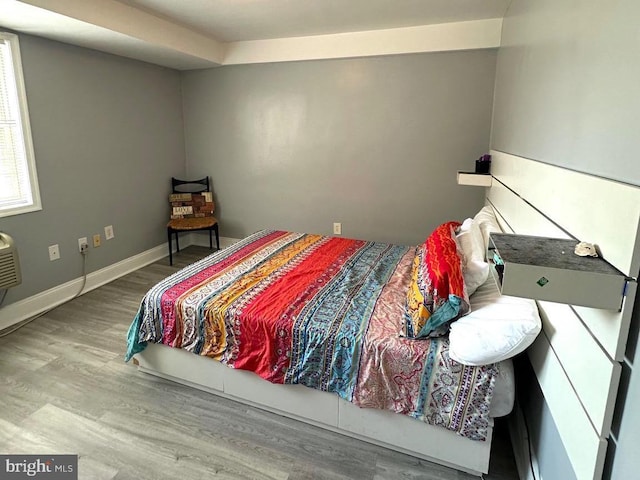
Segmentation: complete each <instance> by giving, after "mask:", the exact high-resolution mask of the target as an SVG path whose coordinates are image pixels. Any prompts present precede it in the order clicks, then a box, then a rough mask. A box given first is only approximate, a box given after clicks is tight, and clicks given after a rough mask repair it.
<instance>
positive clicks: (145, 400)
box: [0, 247, 518, 480]
mask: <svg viewBox="0 0 640 480" xmlns="http://www.w3.org/2000/svg"><path fill="white" fill-rule="evenodd" d="M208 253H209V250H207V249H206V248H201V247H189V248H187V249H185V250H183V251H182V252H180V254H178V255H177V256H175V257H174V266H173V267H170V266H169V265H168V260H167V259H164V260H162V261H160V262H157V263H155V264H152V265H149V266H147V267H145V268H143V269H141V270H138V271H136V272H133V273H131V274H129V275H126V276H125V277H122V278H120V279H118V280H116V281H114V282H112V283H110V284H108V285H105V286H103V287H100V288H98V289H96V290H94V291H92V292H89V293H87V294H85V295H82V296H81V297H79V298H77V299H75V300H72V301H71V302H68V303H66V304H64V305H61V306H60V307H58V308H56V309H55V310H52V311H51V312H49V313H47V314H46V315H44V316H43V317H41V318H39V319H37V320H35V321H33V322H32V323H29V324H28V325H26V326H24V327H23V328H21V329H20V330H18V331H16V332H14V333H12V334H10V335H8V336H6V337H3V338H0V453H25V454H26V453H33V454H36V453H38V454H40V453H57V454H65V453H67V454H79V455H80V459H79V478H80V479H130V478H135V479H140V480H144V479H165V478H167V479H171V478H184V479H195V478H204V479H208V478H220V479H265V480H266V479H274V480H275V479H282V480H311V479H327V480H333V479H335V480H338V479H358V480H365V479H370V480H396V479H405V480H416V479H429V480H436V479H437V480H453V479H456V480H462V479H473V478H477V477H473V476H471V475H468V474H465V473H461V472H458V471H456V470H452V469H449V468H445V467H441V466H438V465H434V464H431V463H429V462H426V461H422V460H418V459H416V458H413V457H410V456H407V455H402V454H399V453H396V452H392V451H390V450H387V449H384V448H381V447H377V446H374V445H370V444H368V443H364V442H360V441H357V440H354V439H351V438H348V437H345V436H342V435H339V434H335V433H332V432H327V431H324V430H322V429H319V428H316V427H313V426H310V425H306V424H303V423H300V422H296V421H295V420H291V419H288V418H284V417H281V416H279V415H275V414H272V413H268V412H264V411H262V410H259V409H255V408H252V407H248V406H245V405H241V404H238V403H235V402H233V401H230V400H227V399H224V398H219V397H216V396H213V395H210V394H207V393H204V392H201V391H199V390H194V389H191V388H188V387H185V386H181V385H177V384H174V383H171V382H168V381H164V380H161V379H158V378H155V377H152V376H150V375H145V374H143V373H140V372H138V371H137V370H136V368H135V367H133V366H132V365H131V364H125V363H124V361H123V355H124V350H125V343H126V340H125V338H126V333H127V329H128V327H129V324H130V322H131V320H132V319H133V316H134V315H135V312H136V311H137V308H138V305H139V302H140V299H141V298H142V296H143V295H144V293H145V292H146V291H147V290H148V288H149V287H151V286H152V285H153V284H154V283H156V282H158V281H159V280H161V279H162V278H164V277H165V276H167V275H169V274H170V273H172V272H173V271H175V270H176V269H178V268H181V267H182V266H184V265H186V264H188V263H191V262H193V261H195V260H197V259H198V258H201V257H202V256H204V255H207V254H208ZM507 437H508V435H507V432H506V427H505V425H504V421H498V422H497V424H496V432H495V438H494V445H493V448H494V449H493V452H492V461H491V469H490V470H491V471H490V473H489V475H486V476H485V478H486V479H487V480H511V479H517V478H518V476H517V472H516V468H515V464H514V461H513V455H512V453H511V445H510V443H509V440H508V438H507Z"/></svg>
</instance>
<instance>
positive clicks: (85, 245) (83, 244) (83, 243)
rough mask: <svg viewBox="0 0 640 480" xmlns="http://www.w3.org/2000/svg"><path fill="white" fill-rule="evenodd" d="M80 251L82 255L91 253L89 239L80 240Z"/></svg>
mask: <svg viewBox="0 0 640 480" xmlns="http://www.w3.org/2000/svg"><path fill="white" fill-rule="evenodd" d="M78 250H79V251H80V253H81V254H82V255H86V254H87V253H89V242H88V241H87V237H82V238H79V239H78Z"/></svg>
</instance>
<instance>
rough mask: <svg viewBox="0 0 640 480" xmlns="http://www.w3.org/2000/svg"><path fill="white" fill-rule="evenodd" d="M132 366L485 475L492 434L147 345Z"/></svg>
mask: <svg viewBox="0 0 640 480" xmlns="http://www.w3.org/2000/svg"><path fill="white" fill-rule="evenodd" d="M134 362H135V363H137V365H138V368H139V370H141V371H142V372H145V373H149V374H152V375H156V376H159V377H162V378H165V379H168V380H171V381H174V382H177V383H181V384H183V385H187V386H190V387H194V388H197V389H200V390H204V391H207V392H210V393H213V394H215V395H219V396H222V397H225V398H229V399H231V400H235V401H238V402H240V403H243V404H247V405H252V406H255V407H258V408H261V409H264V410H268V411H270V412H273V413H277V414H280V415H284V416H286V417H289V418H293V419H295V420H299V421H302V422H305V423H309V424H311V425H315V426H318V427H321V428H324V429H326V430H331V431H333V432H337V433H341V434H343V435H347V436H349V437H353V438H357V439H359V440H363V441H366V442H369V443H373V444H376V445H380V446H382V447H386V448H389V449H391V450H395V451H398V452H402V453H406V454H409V455H413V456H415V457H418V458H421V459H424V460H428V461H430V462H434V463H438V464H440V465H444V466H447V467H452V468H456V469H458V470H462V471H465V472H468V473H471V474H473V475H478V476H481V474H482V473H487V472H488V470H489V454H490V452H491V436H492V433H493V429H492V428H489V432H488V438H487V441H484V442H481V441H475V440H469V439H467V438H464V437H461V436H459V435H457V434H456V433H454V432H451V431H449V430H446V429H444V428H441V427H434V426H431V425H428V424H426V423H424V422H421V421H419V420H415V419H412V418H410V417H407V416H405V415H399V414H396V413H393V412H388V411H385V410H375V409H366V408H359V407H357V406H355V405H353V404H351V403H349V402H347V401H345V400H342V399H341V398H340V397H338V396H337V395H334V394H331V393H327V392H321V391H318V390H313V389H311V388H307V387H304V386H301V385H274V384H272V383H269V382H267V381H265V380H263V379H262V378H260V377H258V376H257V375H255V374H254V373H252V372H246V371H242V370H234V369H231V368H229V367H227V366H226V365H223V364H221V363H219V362H216V361H213V360H211V359H209V358H207V357H201V356H199V355H194V354H193V353H190V352H187V351H185V350H180V349H178V348H170V347H167V346H164V345H157V344H149V345H148V346H147V348H146V349H145V350H144V351H143V352H141V353H138V354H136V356H135V357H134Z"/></svg>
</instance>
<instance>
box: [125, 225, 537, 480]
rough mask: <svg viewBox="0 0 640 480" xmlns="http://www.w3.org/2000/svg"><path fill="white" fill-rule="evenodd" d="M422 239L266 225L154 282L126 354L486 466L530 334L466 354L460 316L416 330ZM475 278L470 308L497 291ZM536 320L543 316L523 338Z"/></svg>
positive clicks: (446, 458) (380, 438)
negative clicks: (411, 295) (485, 354)
mask: <svg viewBox="0 0 640 480" xmlns="http://www.w3.org/2000/svg"><path fill="white" fill-rule="evenodd" d="M441 227H442V228H440V227H439V228H438V229H436V230H435V231H434V233H432V234H431V235H430V237H429V239H427V242H428V241H429V240H430V239H431V240H432V241H433V237H434V236H435V235H436V232H438V231H440V233H442V232H445V233H442V234H443V238H445V239H446V240H447V241H449V240H450V239H449V238H448V237H447V234H446V231H449V232H451V239H455V242H456V243H455V245H456V246H455V247H454V249H455V250H456V252H458V251H460V250H462V246H461V245H460V240H459V239H458V234H459V235H462V232H460V231H459V230H460V229H459V227H460V225H458V224H455V225H450V224H444V225H443V226H441ZM427 242H425V245H427ZM476 246H477V245H476ZM477 247H478V246H477ZM478 248H479V249H480V250H482V249H483V248H484V246H479V247H478ZM435 250H436V249H435V248H434V247H433V244H432V248H431V250H429V251H431V252H433V251H435ZM419 251H422V252H426V251H427V249H426V247H425V248H424V249H422V250H421V246H418V247H407V246H399V245H389V244H383V243H377V242H366V241H361V240H351V239H344V238H341V237H325V236H320V235H310V234H301V233H293V232H282V231H270V230H264V231H260V232H257V233H255V234H253V235H251V236H250V237H247V238H245V239H243V240H241V241H239V242H237V243H235V244H234V245H232V246H230V247H228V248H226V249H224V250H223V251H220V252H217V253H215V254H213V255H211V256H209V257H207V258H204V259H202V260H200V261H199V262H196V263H194V264H193V265H190V266H188V267H186V268H185V269H183V270H181V271H179V272H176V273H175V274H174V275H172V276H170V277H168V278H167V279H165V280H164V281H162V282H160V283H159V284H157V285H156V286H154V287H153V288H152V289H151V290H150V291H149V292H148V293H147V294H146V295H145V297H144V299H143V301H142V303H141V308H140V311H139V312H138V315H137V316H136V318H135V320H134V322H133V324H132V326H131V328H130V331H129V342H128V343H129V345H128V352H127V360H129V359H130V358H134V362H136V363H137V364H138V366H139V368H140V369H141V370H142V371H144V372H147V373H152V374H155V375H159V376H161V377H164V378H168V379H171V380H174V381H178V382H180V383H184V384H187V385H190V386H194V387H196V388H200V389H205V390H208V391H211V392H212V393H216V394H218V395H223V396H228V397H230V398H233V399H235V400H239V401H242V402H244V403H249V404H253V405H256V406H259V407H261V408H266V409H268V410H272V411H275V412H277V413H281V414H284V415H287V416H290V417H293V418H296V419H299V420H302V421H306V422H309V423H312V424H315V425H319V426H322V427H323V428H327V429H330V430H333V431H337V432H340V433H344V434H346V435H350V436H353V437H356V438H360V439H363V440H366V441H369V442H372V443H376V444H380V445H383V446H386V447H389V448H392V449H395V450H398V451H402V452H405V453H410V454H412V455H415V456H418V457H420V458H425V459H428V460H431V461H435V462H437V463H440V464H444V465H447V466H453V467H455V468H458V469H460V470H463V471H467V472H470V473H474V474H477V475H479V474H481V473H485V472H487V471H488V465H489V454H490V447H491V437H492V425H493V420H492V418H493V417H496V416H502V415H506V414H508V413H509V411H510V410H511V407H512V405H513V390H514V388H513V385H514V382H513V368H512V365H511V363H510V361H509V360H508V357H509V356H511V355H515V354H516V353H518V351H521V350H522V349H524V348H525V347H526V344H524V343H523V344H522V345H519V350H518V349H513V348H510V350H509V352H508V355H503V356H502V357H504V358H502V357H501V356H500V355H498V356H495V355H494V357H492V359H495V360H497V361H496V362H492V361H490V360H492V359H489V361H483V360H480V361H478V360H477V359H476V361H468V362H466V363H469V364H468V365H465V364H463V363H460V362H459V361H456V360H455V359H454V358H455V355H454V358H452V357H451V355H452V354H453V353H454V350H453V349H451V344H450V341H449V336H448V335H442V333H443V332H446V331H448V328H449V326H450V325H451V321H447V320H445V321H444V322H443V323H442V324H439V325H438V328H439V329H440V330H442V331H438V328H434V329H433V331H429V332H427V334H425V335H423V337H424V338H411V337H416V336H417V337H420V335H416V334H417V332H418V330H420V331H421V332H423V333H425V330H424V328H422V329H419V328H416V329H415V332H410V331H409V332H408V331H407V326H411V325H415V323H413V322H412V319H411V318H409V317H408V316H407V313H406V312H407V305H408V292H409V290H410V285H411V284H412V280H415V278H416V272H417V266H416V265H417V263H416V261H417V260H416V259H417V258H418V257H420V255H419ZM449 253H451V252H449ZM456 255H457V254H456ZM481 255H482V254H481ZM434 257H435V255H434V254H431V256H430V262H431V264H435V263H436V262H437V261H439V260H442V262H441V263H440V264H438V265H439V268H440V269H443V268H448V267H446V265H448V262H450V261H451V258H456V259H458V262H459V263H461V262H465V261H466V260H467V259H466V257H464V255H462V257H457V256H455V257H451V258H449V257H447V255H444V257H443V258H442V259H439V260H437V259H436V258H434ZM453 263H454V264H455V261H453ZM461 266H462V267H463V266H464V265H463V263H461ZM465 272H466V270H465ZM459 273H460V272H459ZM452 277H453V276H452ZM458 280H459V279H458ZM448 281H449V283H450V284H451V282H453V280H451V278H449V280H448ZM461 282H462V281H461ZM462 283H464V282H462ZM473 288H474V290H476V289H477V292H476V294H474V295H472V296H471V298H470V299H469V298H468V291H467V286H466V283H464V291H461V292H460V296H461V297H465V298H464V301H466V302H468V303H469V304H470V305H467V307H469V306H470V308H471V309H472V310H475V309H476V306H475V305H474V301H473V299H474V298H477V299H478V304H477V307H481V306H482V305H484V304H487V303H492V302H494V300H495V299H496V298H499V292H498V290H497V288H496V286H495V283H494V281H493V278H492V277H491V276H489V275H485V276H484V277H483V279H481V281H479V282H478V284H477V285H474V287H473ZM441 289H442V286H441ZM449 298H451V295H444V298H438V297H436V298H435V299H434V301H435V304H438V306H439V308H438V309H435V310H434V311H435V312H436V313H437V311H444V310H445V309H444V308H443V305H444V304H447V305H448V306H450V305H449V302H448V299H449ZM464 301H463V302H462V303H464ZM508 308H510V306H509V307H508ZM534 309H535V305H534ZM477 310H478V312H482V308H477ZM462 313H466V311H464V312H463V311H462V310H460V311H459V312H456V313H455V314H454V315H453V320H456V319H457V318H458V316H459V315H458V314H462ZM435 317H436V314H435V313H434V314H433V315H431V318H432V319H433V318H435ZM438 318H446V317H443V316H438ZM538 323H539V319H538ZM536 327H537V330H536ZM409 330H411V329H409ZM463 330H464V329H463V327H460V328H458V329H457V334H458V337H460V338H463V337H464V334H463V333H464V331H463ZM532 331H533V335H531V332H532ZM537 331H539V324H538V325H537V326H536V322H535V320H534V321H533V324H532V325H531V328H529V329H528V331H527V333H528V334H529V337H527V339H525V340H526V341H528V342H529V343H530V342H531V341H532V340H533V338H535V334H536V333H537ZM194 354H195V355H194ZM211 359H213V360H216V361H211ZM265 380H268V381H265ZM306 387H311V388H306Z"/></svg>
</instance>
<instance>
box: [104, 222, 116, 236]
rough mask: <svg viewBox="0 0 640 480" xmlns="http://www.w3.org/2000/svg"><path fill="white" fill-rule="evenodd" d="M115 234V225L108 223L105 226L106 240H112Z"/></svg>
mask: <svg viewBox="0 0 640 480" xmlns="http://www.w3.org/2000/svg"><path fill="white" fill-rule="evenodd" d="M113 237H115V235H114V234H113V225H107V226H106V227H104V238H105V240H111V239H112V238H113Z"/></svg>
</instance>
